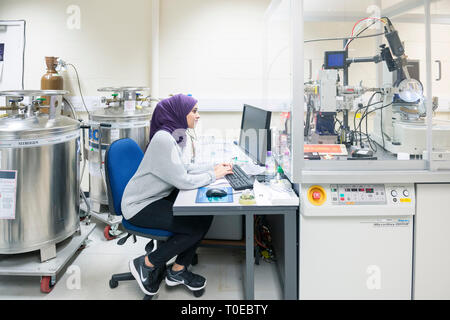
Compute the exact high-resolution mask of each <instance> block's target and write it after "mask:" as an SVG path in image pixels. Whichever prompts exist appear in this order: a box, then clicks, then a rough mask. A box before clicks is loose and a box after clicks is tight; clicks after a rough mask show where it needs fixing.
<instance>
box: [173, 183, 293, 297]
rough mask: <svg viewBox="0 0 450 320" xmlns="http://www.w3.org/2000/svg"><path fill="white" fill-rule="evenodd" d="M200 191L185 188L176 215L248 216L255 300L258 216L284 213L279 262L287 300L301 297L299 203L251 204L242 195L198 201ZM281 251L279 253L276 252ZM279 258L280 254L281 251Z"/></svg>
mask: <svg viewBox="0 0 450 320" xmlns="http://www.w3.org/2000/svg"><path fill="white" fill-rule="evenodd" d="M196 196H197V190H187V191H186V190H181V191H180V192H179V193H178V196H177V199H176V200H175V203H174V206H173V214H174V215H175V216H190V215H244V216H245V250H246V254H245V273H244V275H245V276H244V287H245V299H247V300H254V298H255V292H254V290H255V281H254V230H253V224H254V215H283V218H284V219H283V229H284V234H283V237H282V238H283V242H284V243H283V246H282V247H284V254H283V255H281V260H282V261H278V258H277V264H279V263H282V264H283V266H284V268H280V265H278V271H279V273H280V270H281V269H282V271H281V273H280V279H281V282H282V287H283V296H284V299H285V300H296V299H297V283H298V282H297V276H298V275H297V252H298V251H297V210H298V205H276V206H274V205H269V204H265V205H258V204H257V205H250V206H244V205H241V204H239V195H238V194H236V195H234V196H233V200H234V202H233V203H195V199H196ZM276 254H277V253H276ZM277 257H280V255H278V254H277Z"/></svg>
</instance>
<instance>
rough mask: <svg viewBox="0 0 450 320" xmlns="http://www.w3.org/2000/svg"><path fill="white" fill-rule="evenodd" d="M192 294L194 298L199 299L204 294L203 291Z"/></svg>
mask: <svg viewBox="0 0 450 320" xmlns="http://www.w3.org/2000/svg"><path fill="white" fill-rule="evenodd" d="M192 293H193V294H194V297H196V298H200V297H201V296H202V295H203V294H204V293H205V289H201V290H196V291H193V292H192Z"/></svg>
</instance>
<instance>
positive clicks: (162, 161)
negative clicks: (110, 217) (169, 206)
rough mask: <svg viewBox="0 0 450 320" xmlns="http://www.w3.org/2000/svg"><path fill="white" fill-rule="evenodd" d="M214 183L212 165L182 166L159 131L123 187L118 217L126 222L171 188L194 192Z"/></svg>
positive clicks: (165, 134) (169, 138)
mask: <svg viewBox="0 0 450 320" xmlns="http://www.w3.org/2000/svg"><path fill="white" fill-rule="evenodd" d="M215 180H216V176H215V174H214V167H213V165H207V166H205V165H202V166H199V165H193V164H184V163H183V160H182V150H181V148H180V147H179V146H178V144H177V142H176V141H175V139H174V138H173V137H172V135H171V134H170V133H169V132H167V131H163V130H160V131H158V132H157V133H156V134H155V135H154V136H153V138H152V140H151V142H150V144H149V146H148V148H147V151H146V152H145V155H144V158H143V159H142V162H141V164H140V165H139V168H138V170H137V171H136V173H135V174H134V176H133V177H132V178H131V180H130V182H129V183H128V185H127V186H126V188H125V191H124V193H123V197H122V214H123V216H124V218H125V219H127V220H129V219H131V218H132V217H134V216H135V215H136V214H137V213H138V212H139V211H141V210H142V209H144V208H145V207H146V206H148V205H149V204H151V203H153V202H155V201H157V200H160V199H162V198H164V197H167V196H168V195H169V194H170V193H171V192H172V191H173V190H174V188H177V189H180V190H190V189H196V188H199V187H202V186H205V185H208V184H210V183H213V182H214V181H215Z"/></svg>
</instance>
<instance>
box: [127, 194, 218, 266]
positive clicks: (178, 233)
mask: <svg viewBox="0 0 450 320" xmlns="http://www.w3.org/2000/svg"><path fill="white" fill-rule="evenodd" d="M178 192H179V190H178V189H175V190H174V191H172V193H171V194H170V195H168V196H167V197H165V198H163V199H161V200H158V201H155V202H153V203H151V204H149V205H148V206H146V207H145V208H144V209H142V210H141V211H140V212H139V213H138V214H136V215H135V216H134V217H133V218H131V219H130V220H128V221H129V222H130V223H131V224H134V225H136V226H138V227H142V228H151V229H161V230H166V231H170V232H173V233H174V235H173V236H172V237H171V238H170V239H169V240H167V241H166V242H164V243H160V245H159V246H158V248H157V249H156V250H155V251H153V252H152V253H150V254H149V255H148V260H149V261H150V262H151V263H152V264H153V265H155V266H157V267H159V266H162V265H164V264H165V263H166V262H167V261H169V260H170V259H172V257H174V256H176V255H178V256H177V259H176V261H175V262H176V263H177V264H179V265H182V266H185V267H187V266H189V265H190V264H191V262H192V259H193V258H194V255H195V251H196V250H197V248H198V246H199V244H200V242H201V241H202V239H203V238H204V236H205V235H206V233H207V232H208V230H209V227H210V226H211V222H212V220H213V217H212V216H175V217H174V216H173V210H172V207H173V204H174V202H175V199H176V198H177V195H178Z"/></svg>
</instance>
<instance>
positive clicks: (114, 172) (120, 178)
mask: <svg viewBox="0 0 450 320" xmlns="http://www.w3.org/2000/svg"><path fill="white" fill-rule="evenodd" d="M143 157H144V153H143V152H142V150H141V148H140V147H139V145H138V144H137V143H136V142H135V141H133V140H132V139H129V138H125V139H120V140H116V141H114V142H113V143H112V144H111V145H110V146H109V147H108V149H107V150H106V155H105V175H106V184H107V193H108V203H109V210H110V212H111V213H113V214H115V215H118V216H120V215H122V209H121V203H122V196H123V192H124V191H125V187H126V186H127V184H128V182H129V181H130V180H131V178H132V177H133V176H134V174H135V173H136V171H137V169H138V168H139V165H140V163H141V161H142V158H143Z"/></svg>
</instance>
